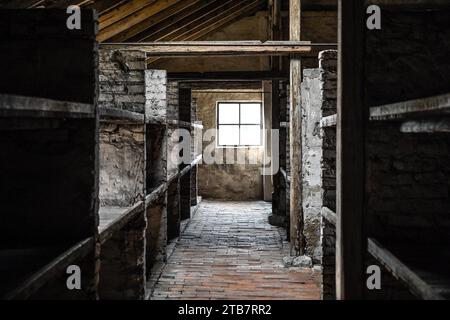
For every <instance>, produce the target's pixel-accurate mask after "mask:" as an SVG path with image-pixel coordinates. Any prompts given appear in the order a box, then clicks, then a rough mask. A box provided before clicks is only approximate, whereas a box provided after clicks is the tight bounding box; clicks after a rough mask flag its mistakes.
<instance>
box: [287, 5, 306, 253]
mask: <svg viewBox="0 0 450 320" xmlns="http://www.w3.org/2000/svg"><path fill="white" fill-rule="evenodd" d="M300 24H301V2H300V0H290V2H289V30H290V31H289V33H290V40H291V41H300ZM301 77H302V67H301V59H300V57H298V56H295V55H293V56H291V62H290V128H289V129H290V157H291V190H290V192H291V202H290V205H291V207H290V242H291V255H292V256H298V255H303V254H304V247H305V243H304V237H303V232H302V231H303V230H302V229H303V208H302V181H301V168H302V141H301V132H302V129H301V105H300V103H301V99H300V84H301Z"/></svg>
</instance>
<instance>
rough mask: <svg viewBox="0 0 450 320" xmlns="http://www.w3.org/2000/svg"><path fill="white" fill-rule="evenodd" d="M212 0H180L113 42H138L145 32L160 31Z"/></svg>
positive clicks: (120, 35) (128, 30) (123, 33)
mask: <svg viewBox="0 0 450 320" xmlns="http://www.w3.org/2000/svg"><path fill="white" fill-rule="evenodd" d="M208 1H211V0H180V1H178V2H177V3H175V4H174V5H172V6H170V7H169V8H167V9H165V10H163V11H161V12H158V13H157V14H155V15H153V16H151V17H148V18H147V19H145V20H143V21H141V22H140V23H138V24H136V25H135V26H133V27H131V28H129V29H127V30H125V31H123V32H121V33H119V34H118V35H116V36H114V37H112V38H111V41H113V42H123V41H130V42H138V41H139V39H140V38H145V32H146V31H147V30H152V28H154V27H155V26H157V27H158V29H160V28H161V25H162V24H164V23H166V24H170V23H173V21H177V20H179V19H181V17H184V16H185V15H186V13H187V12H190V11H192V10H193V9H195V8H197V7H198V6H199V4H201V3H202V2H208Z"/></svg>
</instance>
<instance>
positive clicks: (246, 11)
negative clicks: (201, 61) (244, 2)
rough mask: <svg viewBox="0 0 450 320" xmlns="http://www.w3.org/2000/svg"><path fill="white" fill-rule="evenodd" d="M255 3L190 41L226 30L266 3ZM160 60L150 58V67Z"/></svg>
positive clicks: (199, 33)
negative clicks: (225, 28)
mask: <svg viewBox="0 0 450 320" xmlns="http://www.w3.org/2000/svg"><path fill="white" fill-rule="evenodd" d="M255 2H257V4H255V3H252V4H251V5H250V6H246V8H242V10H243V11H240V15H232V16H230V15H229V16H227V17H226V18H223V19H219V20H218V21H216V22H215V23H213V24H211V25H210V26H209V27H206V28H204V29H203V31H200V32H198V33H196V35H195V36H193V37H189V40H199V39H202V38H203V37H205V36H207V35H208V34H211V33H213V32H215V31H217V30H219V29H221V28H224V27H226V26H228V25H231V24H233V23H235V22H236V21H238V20H240V19H242V18H243V17H245V16H247V15H251V14H254V13H256V12H257V11H258V10H259V9H260V7H261V6H262V5H264V3H265V1H264V0H260V1H255ZM219 18H220V17H219ZM179 40H185V41H187V40H188V37H186V38H185V39H179ZM159 59H160V58H158V57H156V58H155V57H148V58H147V64H148V65H150V64H152V63H154V62H156V61H157V60H159Z"/></svg>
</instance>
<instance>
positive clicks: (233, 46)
mask: <svg viewBox="0 0 450 320" xmlns="http://www.w3.org/2000/svg"><path fill="white" fill-rule="evenodd" d="M102 48H104V49H123V50H127V49H128V50H141V51H144V52H146V53H147V55H148V56H157V57H161V56H165V57H189V56H260V55H263V56H271V55H272V56H277V55H289V54H297V55H301V54H305V53H308V52H310V51H311V46H310V43H309V42H306V41H301V42H300V41H295V42H292V41H284V42H273V41H268V42H264V43H262V42H259V41H225V42H214V41H185V42H153V43H128V44H123V43H104V44H102Z"/></svg>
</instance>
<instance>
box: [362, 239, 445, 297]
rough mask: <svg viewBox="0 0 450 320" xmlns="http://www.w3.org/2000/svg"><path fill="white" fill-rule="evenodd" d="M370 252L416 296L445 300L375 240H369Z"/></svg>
mask: <svg viewBox="0 0 450 320" xmlns="http://www.w3.org/2000/svg"><path fill="white" fill-rule="evenodd" d="M368 251H369V253H370V254H371V255H372V256H373V257H374V258H375V259H377V260H378V261H379V262H380V263H381V264H382V265H383V266H384V267H385V268H386V269H387V270H388V271H389V272H390V273H391V274H392V275H393V276H394V277H395V278H397V279H400V280H401V281H403V282H404V283H405V284H406V286H407V287H408V288H409V289H410V290H411V291H412V292H413V293H414V294H416V295H418V296H419V297H421V298H423V299H425V300H444V297H443V296H441V295H440V294H439V293H438V292H437V291H436V290H435V289H434V288H433V287H432V286H430V285H429V284H428V283H427V282H426V281H424V280H423V279H422V278H421V277H420V276H419V275H418V274H417V273H415V272H414V271H413V270H412V269H410V268H409V267H408V265H406V264H405V263H403V262H402V261H401V260H400V259H398V258H397V257H396V256H395V255H394V254H392V252H390V251H389V250H388V249H387V248H385V247H383V246H382V245H381V244H380V243H379V242H377V241H376V240H375V239H372V238H369V240H368ZM417 254H419V253H417ZM447 290H448V288H447Z"/></svg>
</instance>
